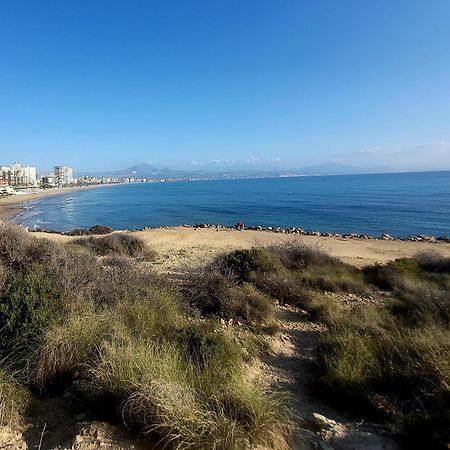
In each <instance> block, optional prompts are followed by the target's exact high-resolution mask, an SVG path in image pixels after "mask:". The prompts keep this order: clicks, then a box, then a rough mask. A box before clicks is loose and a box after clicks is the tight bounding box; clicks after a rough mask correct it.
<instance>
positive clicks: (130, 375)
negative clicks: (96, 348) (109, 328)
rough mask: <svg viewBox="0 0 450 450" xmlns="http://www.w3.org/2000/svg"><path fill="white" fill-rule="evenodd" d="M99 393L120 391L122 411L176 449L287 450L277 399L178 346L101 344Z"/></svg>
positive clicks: (95, 374)
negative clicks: (264, 448) (262, 448)
mask: <svg viewBox="0 0 450 450" xmlns="http://www.w3.org/2000/svg"><path fill="white" fill-rule="evenodd" d="M91 376H92V381H91V383H92V384H91V386H92V389H93V390H94V392H96V393H97V394H100V395H101V394H103V393H113V394H114V395H115V396H116V397H117V398H118V399H120V400H121V404H122V415H123V417H124V418H125V420H126V421H127V423H129V424H131V425H133V424H134V425H136V424H138V425H139V426H140V427H142V428H143V430H144V432H145V433H157V434H158V435H160V436H161V440H162V442H164V443H169V442H170V443H171V445H172V446H174V447H175V448H198V449H210V448H215V449H218V450H219V449H224V450H225V449H226V450H228V449H235V450H237V449H241V448H247V447H249V445H252V446H256V445H268V446H270V448H286V443H285V440H284V439H285V435H286V430H285V429H283V427H281V426H280V415H279V413H278V403H277V401H276V399H275V398H274V397H272V396H270V395H268V394H264V395H262V394H261V393H260V391H258V390H255V389H254V388H251V387H249V386H248V385H246V383H245V382H244V381H243V380H242V379H240V378H239V379H236V377H238V374H235V375H234V376H233V377H229V378H228V379H227V380H226V381H225V380H224V379H223V376H221V369H220V368H218V367H216V366H215V365H214V364H208V363H206V364H203V368H201V369H200V370H199V367H198V366H197V365H196V364H195V363H193V362H190V361H189V360H186V358H185V357H184V355H183V353H182V351H180V350H179V349H177V348H176V347H168V346H158V345H155V344H154V343H152V342H145V343H144V342H141V343H139V342H135V341H126V342H123V343H114V344H107V345H105V346H103V347H102V348H101V351H100V362H99V364H98V366H97V367H96V368H95V369H93V370H92V373H91Z"/></svg>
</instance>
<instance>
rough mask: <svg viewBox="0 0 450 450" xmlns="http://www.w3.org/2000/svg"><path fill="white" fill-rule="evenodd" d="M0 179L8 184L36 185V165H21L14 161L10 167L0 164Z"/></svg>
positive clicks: (19, 185) (18, 185)
mask: <svg viewBox="0 0 450 450" xmlns="http://www.w3.org/2000/svg"><path fill="white" fill-rule="evenodd" d="M0 180H1V181H4V182H6V183H7V184H8V185H10V186H17V187H36V186H37V177H36V167H34V166H21V165H20V164H19V163H14V164H13V165H12V167H9V166H1V167H0Z"/></svg>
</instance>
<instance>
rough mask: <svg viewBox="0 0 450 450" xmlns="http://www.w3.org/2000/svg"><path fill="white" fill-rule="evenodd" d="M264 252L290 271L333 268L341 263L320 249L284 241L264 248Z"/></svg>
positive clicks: (296, 242)
mask: <svg viewBox="0 0 450 450" xmlns="http://www.w3.org/2000/svg"><path fill="white" fill-rule="evenodd" d="M265 250H266V252H268V253H269V254H270V255H273V256H274V257H275V258H277V259H279V260H280V261H281V263H282V264H283V266H284V267H285V268H286V269H288V270H292V271H298V270H304V269H306V268H307V267H310V266H321V267H325V266H326V267H333V266H340V265H342V262H341V261H339V260H338V259H336V258H333V257H332V256H330V255H328V254H327V253H325V252H324V251H322V250H321V249H320V248H317V247H316V248H314V247H311V246H308V245H305V244H303V243H301V242H298V241H285V242H281V243H280V244H275V245H270V246H268V247H265Z"/></svg>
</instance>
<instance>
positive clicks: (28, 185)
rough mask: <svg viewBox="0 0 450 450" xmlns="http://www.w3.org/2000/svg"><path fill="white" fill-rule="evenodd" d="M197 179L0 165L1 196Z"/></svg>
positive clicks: (17, 164) (68, 168) (15, 164)
mask: <svg viewBox="0 0 450 450" xmlns="http://www.w3.org/2000/svg"><path fill="white" fill-rule="evenodd" d="M183 180H184V181H193V180H195V179H194V178H161V177H159V178H142V177H133V176H132V177H95V176H88V175H83V176H75V175H74V170H73V168H72V167H69V166H65V165H57V166H54V168H53V170H52V171H50V172H42V173H40V174H38V171H37V169H36V166H34V165H22V164H20V163H18V162H14V163H13V164H12V165H9V166H8V165H0V197H3V196H9V195H15V194H23V193H27V192H29V191H30V190H35V189H55V188H67V187H76V186H80V187H82V186H95V185H108V184H128V183H152V182H153V183H154V182H170V181H183Z"/></svg>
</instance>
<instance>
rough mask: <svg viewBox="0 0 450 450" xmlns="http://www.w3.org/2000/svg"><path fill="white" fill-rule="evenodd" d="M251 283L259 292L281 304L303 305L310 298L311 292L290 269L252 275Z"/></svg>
mask: <svg viewBox="0 0 450 450" xmlns="http://www.w3.org/2000/svg"><path fill="white" fill-rule="evenodd" d="M253 283H254V285H255V286H256V287H257V288H258V289H259V290H260V291H261V292H264V293H265V294H266V295H268V296H270V297H272V298H274V299H276V300H278V301H279V302H280V303H281V304H289V305H293V306H298V307H303V306H304V305H305V304H306V303H307V302H308V301H309V300H310V298H311V293H310V292H309V290H308V288H307V286H305V284H304V283H303V281H302V279H301V277H299V275H298V274H297V273H295V272H292V271H287V270H280V271H277V272H273V273H267V274H257V275H255V276H254V277H253Z"/></svg>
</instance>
